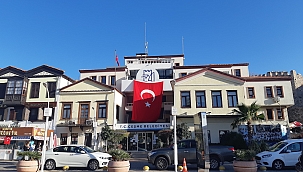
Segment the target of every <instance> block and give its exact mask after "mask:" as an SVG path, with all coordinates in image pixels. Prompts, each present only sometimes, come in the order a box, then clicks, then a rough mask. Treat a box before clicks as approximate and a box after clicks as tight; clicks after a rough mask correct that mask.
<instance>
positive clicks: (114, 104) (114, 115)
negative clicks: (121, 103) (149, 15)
mask: <svg viewBox="0 0 303 172" xmlns="http://www.w3.org/2000/svg"><path fill="white" fill-rule="evenodd" d="M116 58H117V52H116V50H115V61H116V63H117V59H116ZM116 65H117V64H115V85H114V103H113V117H114V119H113V121H114V126H115V118H116V114H115V106H116V89H115V88H116V86H117V83H116V82H117V69H116ZM116 113H117V112H116Z"/></svg>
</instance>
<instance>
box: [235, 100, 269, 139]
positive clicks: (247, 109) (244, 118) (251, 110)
mask: <svg viewBox="0 0 303 172" xmlns="http://www.w3.org/2000/svg"><path fill="white" fill-rule="evenodd" d="M237 107H238V109H233V110H232V113H236V114H238V115H240V116H239V117H238V118H236V119H235V120H234V121H233V122H232V123H231V126H232V128H233V129H234V128H236V127H238V125H240V124H241V123H245V122H246V124H247V131H248V133H247V136H248V144H250V142H251V141H252V137H253V127H252V126H251V123H252V121H260V120H264V119H265V116H264V114H263V113H261V114H257V113H258V111H259V110H260V107H261V106H259V105H257V104H256V101H255V102H253V103H252V104H251V105H250V106H248V105H245V104H244V103H242V104H240V105H238V106H237Z"/></svg>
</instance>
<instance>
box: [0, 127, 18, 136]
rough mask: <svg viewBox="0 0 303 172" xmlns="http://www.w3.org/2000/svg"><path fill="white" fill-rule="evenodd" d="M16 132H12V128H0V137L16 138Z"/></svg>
mask: <svg viewBox="0 0 303 172" xmlns="http://www.w3.org/2000/svg"><path fill="white" fill-rule="evenodd" d="M17 135H18V132H17V131H13V128H1V130H0V136H17Z"/></svg>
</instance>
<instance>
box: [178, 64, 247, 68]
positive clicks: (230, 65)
mask: <svg viewBox="0 0 303 172" xmlns="http://www.w3.org/2000/svg"><path fill="white" fill-rule="evenodd" d="M248 65H249V63H235V64H208V65H189V66H174V69H196V68H206V67H209V68H230V67H232V66H248Z"/></svg>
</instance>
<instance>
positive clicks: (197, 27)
mask: <svg viewBox="0 0 303 172" xmlns="http://www.w3.org/2000/svg"><path fill="white" fill-rule="evenodd" d="M302 9H303V1H302V0H291V1H285V0H245V1H243V0H190V1H185V0H183V1H181V0H150V1H147V0H130V1H122V0H89V1H85V0H52V1H50V0H43V1H41V0H29V1H20V0H19V1H17V0H1V1H0V68H4V67H7V66H15V67H17V68H21V69H23V70H30V69H32V68H35V67H38V66H40V65H43V64H46V65H49V66H52V67H55V68H59V69H61V70H64V71H65V74H66V75H67V76H69V77H71V78H73V79H79V77H80V73H79V70H80V69H103V68H106V67H113V66H116V65H117V64H116V62H115V50H116V54H117V55H118V57H119V62H120V65H122V66H124V57H125V56H135V55H136V53H143V52H144V51H145V49H144V48H145V47H144V43H145V40H146V41H147V42H148V54H149V55H177V54H183V53H184V56H185V62H184V63H185V65H207V64H233V63H249V70H250V74H251V75H256V74H264V73H266V72H268V71H288V72H289V71H290V70H296V71H297V72H298V73H302V74H303V69H302V64H303V58H302V55H303V12H302ZM182 40H183V41H182Z"/></svg>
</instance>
